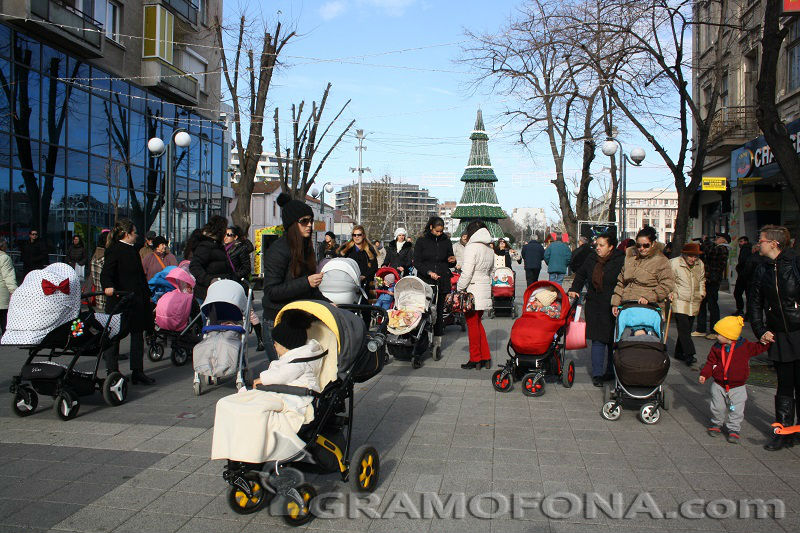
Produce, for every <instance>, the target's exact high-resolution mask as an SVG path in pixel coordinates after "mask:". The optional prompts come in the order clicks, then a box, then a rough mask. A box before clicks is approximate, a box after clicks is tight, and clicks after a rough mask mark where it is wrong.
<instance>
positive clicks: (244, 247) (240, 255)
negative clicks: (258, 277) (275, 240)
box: [227, 239, 255, 282]
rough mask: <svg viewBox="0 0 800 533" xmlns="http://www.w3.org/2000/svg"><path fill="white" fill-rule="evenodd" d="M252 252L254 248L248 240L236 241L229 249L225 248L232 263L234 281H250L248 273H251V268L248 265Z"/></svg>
mask: <svg viewBox="0 0 800 533" xmlns="http://www.w3.org/2000/svg"><path fill="white" fill-rule="evenodd" d="M254 250H255V246H253V243H252V242H250V241H249V240H248V239H244V240H238V241H236V242H234V243H233V244H232V245H231V247H230V248H227V252H228V257H230V259H231V263H233V270H234V272H233V273H234V278H235V279H236V280H244V281H246V282H249V281H250V273H251V272H252V271H253V267H252V265H251V264H250V254H252V253H253V251H254Z"/></svg>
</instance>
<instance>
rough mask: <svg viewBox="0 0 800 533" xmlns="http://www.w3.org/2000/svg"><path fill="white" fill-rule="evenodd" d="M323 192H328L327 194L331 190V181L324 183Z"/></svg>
mask: <svg viewBox="0 0 800 533" xmlns="http://www.w3.org/2000/svg"><path fill="white" fill-rule="evenodd" d="M325 192H326V193H328V194H330V193H332V192H333V184H332V183H326V184H325Z"/></svg>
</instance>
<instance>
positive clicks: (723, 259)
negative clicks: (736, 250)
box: [694, 233, 731, 340]
mask: <svg viewBox="0 0 800 533" xmlns="http://www.w3.org/2000/svg"><path fill="white" fill-rule="evenodd" d="M730 242H731V236H730V235H728V234H727V233H717V234H716V236H715V238H714V241H711V240H706V241H705V242H704V243H703V244H701V245H700V249H701V250H702V251H703V263H704V264H705V269H706V296H705V298H703V302H702V303H701V304H700V312H699V313H698V315H697V331H696V332H695V333H694V336H695V337H702V336H705V337H706V338H707V339H709V340H714V339H716V338H717V336H716V335H715V334H713V333H708V334H707V333H706V324H708V322H706V319H707V318H708V319H710V323H711V324H716V323H717V321H719V286H720V283H722V278H723V276H724V275H725V268H726V267H727V266H728V254H729V253H730V246H729V245H730Z"/></svg>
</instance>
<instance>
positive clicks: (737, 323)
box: [714, 315, 744, 341]
mask: <svg viewBox="0 0 800 533" xmlns="http://www.w3.org/2000/svg"><path fill="white" fill-rule="evenodd" d="M743 327H744V318H742V317H740V316H736V315H731V316H726V317H725V318H723V319H722V320H720V321H719V322H717V323H716V324H714V331H716V332H717V333H719V334H720V335H722V336H723V337H725V338H726V339H730V340H732V341H735V340H736V339H738V338H739V337H740V336H741V335H742V328H743Z"/></svg>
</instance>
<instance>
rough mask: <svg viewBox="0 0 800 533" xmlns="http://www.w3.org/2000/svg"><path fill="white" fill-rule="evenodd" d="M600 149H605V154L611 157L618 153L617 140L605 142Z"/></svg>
mask: <svg viewBox="0 0 800 533" xmlns="http://www.w3.org/2000/svg"><path fill="white" fill-rule="evenodd" d="M600 149H601V150H602V151H603V155H604V156H606V157H611V156H612V155H614V154H616V153H617V142H616V141H612V140H611V139H609V140H607V141H605V142H604V143H603V146H602V147H601V148H600Z"/></svg>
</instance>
